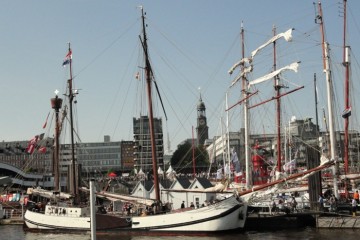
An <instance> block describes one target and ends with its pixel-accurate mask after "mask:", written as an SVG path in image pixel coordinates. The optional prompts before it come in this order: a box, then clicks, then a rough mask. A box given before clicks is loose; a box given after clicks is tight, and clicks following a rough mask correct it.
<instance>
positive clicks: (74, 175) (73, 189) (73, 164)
mask: <svg viewBox="0 0 360 240" xmlns="http://www.w3.org/2000/svg"><path fill="white" fill-rule="evenodd" d="M71 52H72V50H71V47H70V43H69V53H71ZM69 61H70V62H69V65H70V68H69V75H70V78H69V80H68V88H69V95H68V97H69V108H70V135H71V178H72V179H71V193H72V194H73V196H74V204H77V203H78V194H79V190H78V181H77V175H78V174H77V172H76V159H75V146H74V145H75V144H74V120H73V100H74V94H73V91H72V89H73V86H72V85H73V76H72V58H71V57H70V59H69Z"/></svg>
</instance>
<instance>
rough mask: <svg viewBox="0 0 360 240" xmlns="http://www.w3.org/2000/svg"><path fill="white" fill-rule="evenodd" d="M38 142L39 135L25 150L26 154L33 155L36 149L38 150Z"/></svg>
mask: <svg viewBox="0 0 360 240" xmlns="http://www.w3.org/2000/svg"><path fill="white" fill-rule="evenodd" d="M38 141H39V135H36V136H35V137H33V138H32V139H31V140H30V141H29V143H28V146H27V148H26V149H25V152H27V153H30V154H33V152H34V151H35V148H36V143H37V142H38Z"/></svg>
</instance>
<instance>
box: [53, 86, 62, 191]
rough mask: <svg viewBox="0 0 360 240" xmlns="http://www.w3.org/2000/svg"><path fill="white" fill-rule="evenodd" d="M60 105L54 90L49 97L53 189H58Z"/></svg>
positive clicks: (60, 102) (59, 99) (60, 101)
mask: <svg viewBox="0 0 360 240" xmlns="http://www.w3.org/2000/svg"><path fill="white" fill-rule="evenodd" d="M61 105H62V99H61V98H59V97H58V90H56V91H55V98H51V107H52V108H53V109H54V110H55V149H54V152H53V173H54V180H55V182H54V191H55V192H58V191H60V190H61V189H60V169H59V152H60V144H59V136H60V122H59V110H60V108H61Z"/></svg>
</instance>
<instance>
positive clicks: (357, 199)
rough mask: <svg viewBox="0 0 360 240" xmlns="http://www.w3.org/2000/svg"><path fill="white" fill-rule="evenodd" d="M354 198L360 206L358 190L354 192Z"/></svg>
mask: <svg viewBox="0 0 360 240" xmlns="http://www.w3.org/2000/svg"><path fill="white" fill-rule="evenodd" d="M353 198H354V199H355V201H356V202H357V204H359V191H358V190H356V191H355V192H354V196H353Z"/></svg>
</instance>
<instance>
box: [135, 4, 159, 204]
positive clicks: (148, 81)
mask: <svg viewBox="0 0 360 240" xmlns="http://www.w3.org/2000/svg"><path fill="white" fill-rule="evenodd" d="M141 18H142V27H143V39H142V45H143V49H144V55H145V75H146V90H147V97H148V110H149V128H150V140H151V155H152V164H153V176H154V189H155V199H156V200H157V201H158V202H160V191H159V178H158V173H157V157H156V144H155V133H154V119H153V118H154V117H153V108H152V96H151V80H152V69H151V65H150V60H149V54H148V46H147V38H146V29H145V27H146V25H145V15H144V9H143V7H141ZM140 40H141V38H140Z"/></svg>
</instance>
